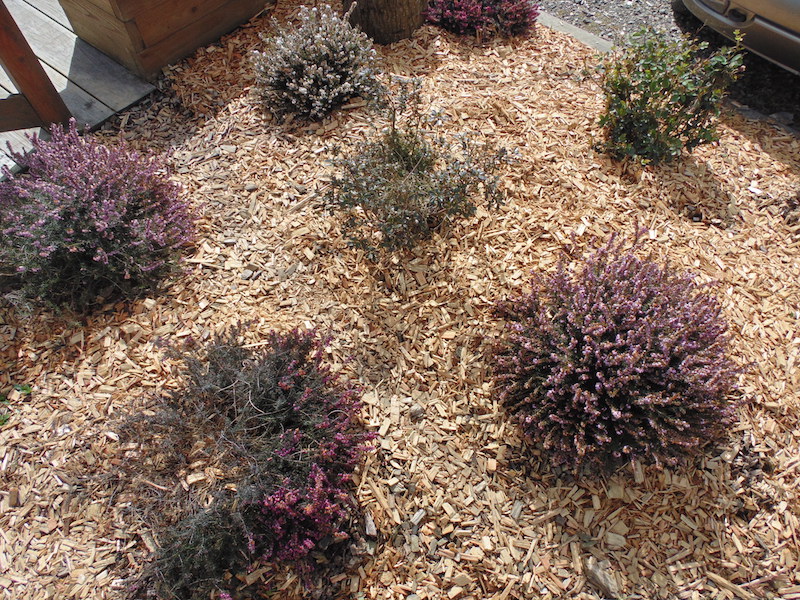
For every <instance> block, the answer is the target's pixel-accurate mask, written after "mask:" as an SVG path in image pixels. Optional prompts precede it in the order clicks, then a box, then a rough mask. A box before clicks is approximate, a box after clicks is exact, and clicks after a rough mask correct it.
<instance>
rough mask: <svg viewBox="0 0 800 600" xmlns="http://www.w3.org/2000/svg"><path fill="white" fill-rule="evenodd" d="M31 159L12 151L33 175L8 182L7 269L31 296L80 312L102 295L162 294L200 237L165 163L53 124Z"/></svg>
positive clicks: (2, 191) (2, 250) (1, 247)
mask: <svg viewBox="0 0 800 600" xmlns="http://www.w3.org/2000/svg"><path fill="white" fill-rule="evenodd" d="M32 142H33V148H34V150H33V152H31V153H30V154H28V155H22V154H18V153H12V156H13V158H14V160H15V161H16V162H17V163H18V164H20V165H21V166H23V167H25V168H27V169H28V172H27V174H20V175H13V174H11V173H10V172H8V171H5V173H4V174H5V176H6V177H7V180H6V181H4V182H2V183H0V242H1V243H0V263H2V264H3V265H4V266H5V267H6V268H9V269H13V270H14V271H15V272H16V273H17V274H18V278H19V280H20V281H21V285H22V290H23V292H24V293H25V294H26V295H28V296H31V297H34V298H41V299H44V300H48V301H51V302H54V303H57V304H61V303H66V304H72V305H73V306H74V307H76V308H86V307H88V306H89V305H91V304H92V303H93V302H94V301H95V300H96V298H97V296H98V295H99V294H101V293H104V291H105V290H107V289H109V288H111V289H112V292H113V291H115V292H118V293H122V294H125V295H133V294H137V293H140V292H142V291H144V290H147V289H150V288H152V287H154V286H155V285H156V284H157V282H158V281H160V280H161V278H162V277H163V276H164V275H166V274H167V273H168V272H169V271H170V270H171V269H172V268H173V267H174V263H175V260H176V258H177V256H178V253H179V251H180V248H181V247H182V246H183V245H185V244H187V243H188V242H189V241H190V240H191V239H192V235H193V224H192V218H191V216H190V211H189V207H188V205H187V204H186V202H184V201H183V200H181V199H180V198H179V194H178V191H179V190H178V186H177V184H175V183H173V182H171V181H169V179H167V176H166V175H165V173H164V165H163V164H162V162H161V161H159V160H157V159H155V158H148V157H145V156H142V155H141V154H139V153H138V152H135V151H134V150H131V149H129V148H127V147H126V146H125V144H121V145H120V146H118V147H109V146H105V145H103V144H101V143H100V142H98V141H96V140H95V139H93V138H92V137H91V136H89V135H86V136H83V137H82V136H80V135H79V134H78V131H77V128H76V125H75V120H74V119H73V120H71V121H70V123H69V127H68V129H67V130H66V131H65V130H64V129H63V127H61V126H59V125H54V126H53V128H52V130H51V139H50V140H49V141H46V140H42V139H38V138H35V137H34V138H32Z"/></svg>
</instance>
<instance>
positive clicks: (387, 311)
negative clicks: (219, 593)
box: [0, 2, 800, 600]
mask: <svg viewBox="0 0 800 600" xmlns="http://www.w3.org/2000/svg"><path fill="white" fill-rule="evenodd" d="M295 9H296V6H295V3H291V4H289V5H287V4H286V3H283V2H281V3H280V4H279V6H278V7H277V8H276V10H275V11H273V13H272V15H274V16H275V17H276V18H277V19H278V20H283V19H285V18H287V15H291V14H293V13H294V11H295ZM270 16H271V15H262V16H260V17H258V18H256V19H254V20H253V21H251V22H250V23H249V24H248V25H246V26H245V27H243V28H241V29H240V30H238V31H237V32H235V33H233V34H231V35H230V36H228V37H226V38H224V39H223V40H222V41H221V42H220V43H219V44H217V45H214V46H210V47H207V48H204V49H201V50H200V51H198V52H197V53H196V54H195V55H194V56H193V57H192V58H190V59H189V60H187V61H184V62H183V63H181V64H179V65H177V66H175V67H173V68H171V69H170V70H169V71H168V73H167V82H168V87H169V89H167V90H166V92H165V93H164V94H160V95H157V96H156V97H155V98H154V99H153V100H152V102H150V103H146V104H143V105H140V106H137V107H134V108H133V109H131V110H130V111H128V112H126V113H124V114H122V115H119V116H118V117H117V119H116V121H115V122H114V123H112V124H111V125H110V126H107V127H106V130H105V135H107V136H108V137H109V138H113V137H114V136H116V134H117V132H119V131H122V132H123V133H124V136H125V137H126V138H127V139H128V140H129V141H130V142H131V143H132V144H133V145H135V146H136V147H139V148H142V149H148V150H153V151H164V150H168V149H169V150H172V152H173V154H172V159H171V162H172V164H173V166H174V168H175V171H176V177H177V179H178V180H179V181H180V182H181V183H182V184H183V185H184V187H185V189H186V194H187V195H188V197H190V198H191V199H192V200H193V202H194V203H195V206H196V207H197V212H198V214H199V215H201V221H200V230H201V231H200V235H199V241H198V243H197V246H196V248H195V249H194V250H193V252H192V253H191V255H190V256H189V257H188V259H187V262H186V266H187V269H186V272H185V273H184V274H183V275H182V276H180V277H178V278H176V279H175V280H174V281H172V282H170V284H169V285H168V286H167V287H166V289H165V291H164V293H163V294H160V295H154V296H153V297H151V298H146V299H142V300H139V301H136V302H132V303H128V304H122V303H120V304H116V305H109V306H106V307H103V309H102V310H100V311H98V312H97V313H95V314H93V315H91V316H89V317H85V318H84V317H80V318H79V317H74V318H73V317H70V316H67V315H53V314H50V313H47V312H42V311H35V312H26V311H25V310H24V308H22V307H18V308H8V307H4V308H3V309H2V310H1V311H0V360H2V361H3V363H4V365H5V366H6V368H5V369H3V372H2V373H0V389H3V390H8V389H10V388H11V386H12V385H13V384H22V383H27V384H31V385H32V386H33V393H32V394H31V395H30V396H24V395H22V394H20V393H19V392H13V391H12V392H11V394H10V395H9V399H10V408H9V410H10V413H11V419H10V421H9V423H8V424H7V425H5V426H4V427H3V428H2V429H0V473H2V482H3V483H2V490H0V589H3V592H4V594H5V597H9V598H18V599H25V600H33V599H37V600H39V599H44V598H59V599H61V598H98V599H99V598H118V597H121V595H122V593H123V591H124V590H125V588H126V586H127V585H128V583H129V581H130V578H132V577H135V575H136V574H137V573H138V572H139V571H140V569H141V567H142V565H143V564H145V563H146V561H147V560H148V557H149V556H150V554H151V551H152V550H154V549H155V548H157V545H158V538H159V532H158V531H153V530H151V529H150V528H149V527H148V525H147V523H146V522H145V520H143V519H138V518H136V514H137V513H136V511H135V510H134V508H135V507H134V505H133V504H132V503H133V501H134V499H132V498H131V497H130V495H126V494H124V493H120V490H123V489H124V488H125V484H126V482H121V481H119V480H118V479H116V478H115V477H114V476H113V473H115V472H116V469H117V467H118V466H119V465H120V464H121V463H122V461H124V457H125V453H126V451H127V450H129V449H130V448H127V447H126V446H124V445H123V444H121V443H120V442H119V436H118V434H117V433H116V430H115V426H116V423H117V422H118V421H119V419H120V418H121V417H122V416H124V415H125V414H128V413H130V412H131V411H132V410H134V408H135V407H141V406H143V405H147V403H148V398H153V397H155V396H157V395H159V394H162V393H164V392H165V391H167V390H169V389H172V388H174V387H176V386H177V385H179V384H180V378H179V375H180V370H179V369H178V368H177V365H175V364H173V362H172V361H171V360H170V359H168V358H167V357H166V356H165V354H164V350H163V343H162V342H164V341H167V342H172V343H179V342H180V341H181V340H182V339H186V338H192V339H195V340H201V341H202V340H207V339H210V338H211V337H213V335H214V334H215V333H218V332H221V331H223V330H225V329H226V328H228V327H229V326H231V325H235V324H236V323H238V322H244V323H248V326H247V336H248V341H250V342H252V343H258V342H259V340H261V339H263V334H264V333H265V332H266V331H268V330H270V329H275V328H277V329H289V328H293V327H301V328H305V327H308V328H311V327H316V328H318V329H320V330H321V331H322V332H325V333H328V334H330V335H332V338H333V342H332V345H331V350H330V356H331V360H332V361H333V362H334V363H335V364H336V365H337V368H341V369H343V370H344V371H345V372H346V373H347V374H348V375H349V376H350V377H351V378H353V379H356V380H357V381H358V382H359V383H360V384H361V385H362V386H363V387H364V389H365V396H364V400H365V414H364V419H365V422H366V423H367V424H368V425H369V427H370V428H372V429H373V430H375V431H378V432H379V434H380V441H379V442H378V444H377V449H376V451H375V452H373V453H372V454H370V455H369V457H368V458H367V462H366V466H365V468H364V469H363V470H362V472H361V473H360V474H359V475H358V478H357V483H358V488H357V498H358V502H359V505H360V507H361V509H362V510H363V512H364V513H365V514H369V515H370V516H371V517H372V518H373V519H374V522H375V524H376V527H377V530H378V536H377V540H376V541H377V544H376V545H375V546H374V549H373V553H372V555H368V556H367V558H366V559H365V560H364V562H363V563H362V564H361V565H360V566H359V567H357V568H355V569H354V570H353V571H352V572H348V573H346V574H343V575H342V576H341V577H340V578H335V579H334V583H335V584H337V585H339V586H340V588H341V592H340V593H339V597H351V595H352V597H354V598H408V599H410V600H414V599H415V598H417V599H426V598H431V599H433V598H447V599H449V600H455V599H457V598H460V599H464V600H466V599H468V598H473V599H483V598H494V599H496V600H506V599H508V598H556V597H565V598H598V597H608V596H610V595H612V594H613V593H614V589H613V588H614V587H615V586H616V587H617V588H618V590H619V595H620V597H626V598H681V599H687V600H694V599H700V598H703V599H711V598H714V599H716V598H726V599H732V598H741V599H743V600H744V599H750V598H761V597H781V598H784V599H787V600H789V599H791V598H800V577H799V576H798V573H800V563H799V561H800V543H799V542H798V535H799V531H800V527H799V526H798V522H799V521H798V520H799V519H800V502H799V501H798V499H799V498H800V489H799V488H798V479H800V448H799V447H798V446H800V426H798V414H799V413H798V408H799V407H798V404H800V393H798V390H800V366H798V362H800V361H798V355H799V354H800V334H799V333H798V331H800V327H798V322H799V321H800V225H798V224H797V222H796V220H795V221H794V222H793V223H794V224H792V221H787V219H786V217H785V215H784V212H785V210H784V209H785V206H786V203H787V202H788V201H789V199H790V198H792V197H795V196H796V195H797V193H798V188H800V182H798V177H799V176H798V174H799V173H800V140H798V139H797V138H795V137H792V136H791V135H789V134H787V133H784V132H782V131H780V130H777V129H775V128H774V127H773V126H772V125H770V124H768V123H762V122H756V121H749V120H746V119H745V118H743V117H741V116H739V115H738V114H737V113H735V112H733V111H728V112H726V113H725V115H724V117H723V119H722V122H721V126H720V134H721V139H720V142H719V143H718V144H715V145H710V146H706V147H701V148H699V149H697V150H696V151H695V152H694V153H693V154H692V155H691V156H685V157H683V158H682V159H681V160H680V161H678V162H677V163H675V164H673V165H670V166H667V167H659V168H653V167H648V168H642V167H637V166H632V165H622V164H619V163H615V162H612V161H610V160H609V159H608V158H606V157H605V156H603V155H601V154H598V153H596V152H595V151H594V150H593V138H594V137H595V136H597V135H598V129H597V125H596V123H597V119H598V116H599V114H600V111H601V110H602V105H603V98H602V95H601V93H600V91H599V88H598V86H597V85H596V83H595V82H594V81H593V79H592V78H591V74H590V72H591V70H592V67H593V65H594V64H596V62H597V57H596V56H595V54H594V53H593V51H592V50H590V49H588V48H586V47H584V46H582V45H580V44H579V43H577V42H575V41H574V40H573V39H571V38H569V37H567V36H565V35H562V34H559V33H556V32H553V31H551V30H548V29H546V28H543V27H539V28H537V30H536V32H535V33H534V34H533V35H532V36H531V37H530V38H528V39H520V40H504V41H496V42H491V43H488V44H485V45H476V44H474V43H472V42H470V41H468V40H467V41H464V40H462V39H458V38H456V37H454V36H451V35H449V34H445V33H442V32H440V31H438V30H435V29H433V28H430V27H424V28H422V29H421V30H420V31H419V32H418V33H417V34H416V35H415V36H414V38H413V39H412V40H406V41H403V42H399V43H397V44H394V45H392V46H389V47H386V48H381V49H379V54H380V56H381V57H382V59H383V61H384V65H385V70H386V71H387V72H388V73H394V74H398V75H403V76H417V77H421V78H423V81H424V90H425V94H426V97H427V98H429V99H430V102H431V105H432V106H435V107H438V108H440V109H442V110H444V111H445V112H446V114H447V115H449V117H450V120H449V122H448V124H447V125H446V128H447V130H448V131H449V132H453V133H455V132H460V131H465V130H471V131H473V132H475V134H476V136H477V137H479V138H481V137H482V138H485V139H486V140H491V141H492V142H494V143H496V144H499V145H502V146H505V147H507V148H509V149H512V150H516V151H518V153H519V156H518V159H517V160H516V162H515V163H514V164H512V165H510V166H509V167H508V168H507V169H506V170H505V171H504V173H503V178H502V183H503V186H504V188H505V190H506V192H507V194H508V201H507V203H506V204H505V205H504V206H503V207H502V208H500V209H499V210H497V211H494V212H492V213H488V212H487V211H486V210H482V209H481V210H479V211H478V214H477V215H476V216H475V217H473V218H471V219H468V220H466V221H463V222H460V223H458V224H455V225H454V226H453V227H451V228H450V230H448V231H445V232H442V235H441V236H437V237H435V238H434V239H433V240H432V241H431V242H429V243H426V244H421V245H420V246H419V247H418V248H417V249H416V250H414V251H413V252H412V253H409V254H408V255H405V256H398V257H395V258H394V259H386V260H384V261H382V262H379V263H371V262H370V261H368V260H367V259H366V258H365V257H364V256H363V255H362V254H361V253H359V252H357V251H354V250H351V249H349V248H348V247H347V245H346V243H345V242H344V240H343V239H342V237H341V235H340V233H339V224H338V222H337V220H336V218H335V217H332V216H330V215H327V214H325V212H324V211H322V210H321V207H320V195H321V193H323V192H324V190H325V189H326V178H328V177H329V176H330V169H329V166H328V164H327V162H326V161H327V160H328V159H330V157H331V156H332V151H331V148H332V147H333V146H335V145H337V144H338V145H344V146H345V147H347V146H348V145H355V144H358V143H359V142H361V141H363V140H364V139H365V138H366V137H368V136H369V135H371V134H372V133H373V132H374V130H375V127H376V126H378V127H379V126H380V123H379V122H378V123H377V124H376V123H375V117H374V115H372V114H370V113H369V112H367V111H366V109H365V108H364V107H363V106H361V105H360V103H354V104H353V105H351V106H348V107H346V108H345V109H344V110H341V111H339V112H337V113H336V114H335V115H334V116H333V117H331V118H329V119H328V120H326V121H324V122H323V123H321V124H318V125H315V126H311V127H302V126H300V127H298V126H293V125H292V124H285V123H278V122H276V121H275V120H272V119H271V118H270V117H269V116H267V115H265V114H264V112H263V111H262V110H261V109H260V108H259V107H258V103H257V100H256V98H255V97H254V96H253V95H252V94H251V93H250V87H251V85H252V84H253V77H252V73H251V71H250V68H249V63H248V54H249V52H250V51H251V50H253V49H255V48H258V47H259V44H260V40H259V33H261V32H265V31H269V30H270V28H271V27H272V25H271V22H270V18H269V17H270ZM637 224H638V225H642V226H646V227H647V228H648V229H649V237H648V239H647V240H646V243H645V248H646V249H647V250H648V251H650V252H652V253H653V254H654V255H655V256H657V257H659V258H661V259H664V260H668V261H669V262H670V263H671V264H673V265H674V266H675V267H677V268H680V269H685V270H690V271H692V272H693V273H696V274H697V275H698V277H699V278H700V279H701V280H703V281H716V282H718V287H717V288H716V290H717V293H718V295H719V298H720V299H721V301H722V303H723V305H724V313H725V316H726V318H727V319H728V321H729V323H730V326H731V331H732V334H733V349H734V352H735V356H736V357H737V360H738V361H739V362H741V363H742V364H745V365H748V369H747V371H746V373H745V374H744V375H743V376H742V378H741V391H742V396H743V399H744V403H743V407H742V409H741V411H740V421H739V423H738V425H737V426H736V427H734V429H733V430H732V431H731V436H730V443H729V444H727V445H726V446H725V447H721V448H712V449H710V450H709V451H708V453H707V455H706V456H705V457H704V458H703V459H702V460H700V459H698V460H696V461H693V462H691V464H688V465H684V466H681V467H676V468H668V469H664V470H658V469H656V468H652V467H647V466H637V467H635V468H624V469H621V470H620V471H619V472H618V473H616V474H614V475H613V476H611V477H607V478H599V477H593V478H591V477H583V478H578V479H575V478H573V477H571V476H570V475H569V474H568V473H562V472H559V471H555V470H553V469H552V468H551V467H549V466H548V464H547V461H546V460H545V459H544V458H543V457H541V456H540V454H539V451H538V450H537V449H536V448H531V447H527V446H526V445H525V444H524V443H523V441H522V440H521V439H520V436H519V432H518V431H517V429H516V427H515V426H513V425H512V424H511V423H510V421H509V419H508V417H507V416H506V415H505V414H504V413H503V411H502V409H501V407H500V406H498V404H497V401H496V396H495V393H494V392H493V389H492V385H491V377H490V373H489V370H488V365H487V363H486V361H485V360H484V354H485V352H486V350H487V348H488V347H489V345H490V343H491V340H492V338H493V337H494V336H495V335H496V333H497V332H498V331H499V327H500V326H499V324H498V323H497V322H496V321H495V320H494V319H493V318H492V317H491V316H490V311H489V309H490V307H491V305H492V302H493V301H494V300H495V299H497V298H501V297H505V296H508V295H510V294H514V293H517V292H519V291H521V290H524V289H525V288H526V285H527V281H528V279H529V274H530V272H531V271H543V270H547V269H550V268H552V267H553V266H554V264H555V263H556V261H557V260H558V258H559V257H560V256H562V255H563V252H564V249H565V247H566V246H567V245H568V244H570V243H571V242H572V241H573V236H574V241H576V242H577V244H578V245H579V246H583V247H584V248H586V247H588V245H589V244H590V243H591V242H592V239H593V238H597V239H600V240H605V239H607V238H608V237H609V235H610V234H611V233H612V232H620V233H622V234H631V233H632V232H633V231H634V229H635V227H636V226H637ZM195 467H196V468H195V470H194V471H193V472H186V473H179V474H176V482H175V485H183V486H184V488H186V489H188V488H190V487H192V486H197V490H198V491H197V494H199V495H202V493H203V490H204V489H205V488H204V487H203V486H209V485H210V484H211V483H212V482H213V481H214V480H215V478H218V477H219V476H220V474H219V473H217V472H216V471H215V470H214V468H213V465H195ZM145 485H146V484H145ZM604 561H607V562H604ZM259 575H261V576H262V577H263V578H264V582H265V585H267V586H268V587H269V589H273V590H274V589H281V590H283V593H282V594H280V595H282V596H285V597H290V596H292V595H293V594H299V595H300V596H299V597H302V592H301V591H298V590H300V589H301V588H300V585H299V582H298V581H297V579H293V578H291V577H288V578H287V577H285V576H283V575H281V576H278V575H270V574H269V573H263V574H261V573H259ZM609 588H612V589H609ZM415 594H416V596H415Z"/></svg>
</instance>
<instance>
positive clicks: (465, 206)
mask: <svg viewBox="0 0 800 600" xmlns="http://www.w3.org/2000/svg"><path fill="white" fill-rule="evenodd" d="M389 117H390V125H389V127H388V128H387V129H386V130H385V131H384V132H383V133H382V134H380V135H379V136H378V137H377V138H376V139H374V140H372V141H369V142H367V143H366V144H365V145H364V146H363V148H361V149H360V150H358V151H356V152H354V153H352V154H350V155H349V156H344V157H339V158H338V159H337V160H335V161H334V166H335V167H336V168H337V169H338V173H337V174H336V175H335V176H334V177H333V180H332V183H331V189H330V191H329V192H328V194H327V195H326V197H325V202H326V205H327V206H328V208H329V209H330V210H331V211H333V212H340V213H342V214H343V215H344V216H345V220H344V223H343V230H344V233H345V235H346V236H347V238H348V240H349V241H350V243H351V244H352V245H353V246H355V247H357V248H362V249H364V250H366V251H367V252H368V253H369V254H370V255H372V256H374V255H375V253H376V252H377V250H378V248H383V249H385V250H388V251H395V250H400V249H408V248H411V247H413V246H414V245H415V244H416V243H417V242H419V241H420V240H423V239H426V238H428V237H430V236H431V235H432V233H433V231H435V230H436V229H437V228H439V227H441V226H443V225H444V224H445V223H446V222H447V221H448V220H450V219H452V218H453V217H466V216H470V215H472V214H474V213H475V209H476V206H475V203H474V201H473V199H474V198H475V196H483V198H484V199H485V200H486V201H487V203H488V205H489V207H495V206H497V205H498V204H499V203H500V202H501V201H502V198H503V196H502V193H501V191H500V190H499V188H498V177H497V175H496V171H497V170H498V168H499V166H500V164H501V163H502V162H503V160H504V159H505V152H504V151H500V152H490V151H489V150H488V149H486V148H482V147H480V146H478V145H477V144H475V143H473V142H472V141H471V140H470V139H469V138H468V137H467V136H459V137H458V138H457V139H454V140H449V139H447V138H445V137H444V136H442V135H438V134H437V133H436V131H435V127H436V124H437V120H436V116H435V115H427V114H424V112H423V111H422V108H421V98H420V89H419V82H418V81H414V82H411V83H410V82H407V81H406V82H402V83H401V84H400V91H399V93H398V95H397V97H396V99H394V100H391V101H389Z"/></svg>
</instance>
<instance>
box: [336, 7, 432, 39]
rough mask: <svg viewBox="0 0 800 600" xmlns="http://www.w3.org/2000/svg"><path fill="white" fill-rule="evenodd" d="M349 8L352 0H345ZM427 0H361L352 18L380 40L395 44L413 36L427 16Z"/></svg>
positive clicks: (362, 28)
mask: <svg viewBox="0 0 800 600" xmlns="http://www.w3.org/2000/svg"><path fill="white" fill-rule="evenodd" d="M343 4H344V8H345V10H347V8H349V7H350V4H351V0H344V2H343ZM427 5H428V1H427V0H357V2H356V7H355V9H354V10H353V13H352V15H350V22H351V23H352V24H353V25H357V26H358V27H360V28H361V30H362V31H363V32H364V33H366V34H367V35H368V36H369V37H371V38H372V39H373V40H374V41H375V42H376V43H378V44H391V43H392V42H396V41H397V40H402V39H405V38H408V37H411V34H412V33H414V30H415V29H417V28H418V27H419V26H420V25H422V22H423V21H424V17H423V15H422V11H424V10H425V7H426V6H427Z"/></svg>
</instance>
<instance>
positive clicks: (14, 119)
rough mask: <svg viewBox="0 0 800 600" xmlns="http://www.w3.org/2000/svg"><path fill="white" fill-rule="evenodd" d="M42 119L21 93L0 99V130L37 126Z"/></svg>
mask: <svg viewBox="0 0 800 600" xmlns="http://www.w3.org/2000/svg"><path fill="white" fill-rule="evenodd" d="M41 122H42V119H41V118H40V117H39V115H38V113H37V112H36V111H35V110H34V109H33V107H32V106H31V103H30V102H28V99H27V98H26V97H25V96H23V95H22V94H12V95H11V96H9V97H8V98H3V99H2V100H0V131H14V130H15V129H23V128H28V127H37V126H39V125H40V124H41Z"/></svg>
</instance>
